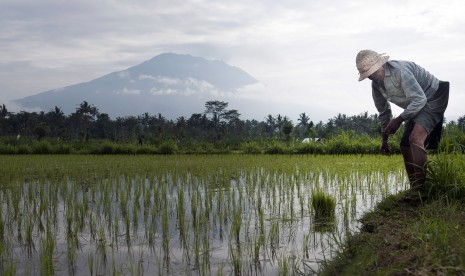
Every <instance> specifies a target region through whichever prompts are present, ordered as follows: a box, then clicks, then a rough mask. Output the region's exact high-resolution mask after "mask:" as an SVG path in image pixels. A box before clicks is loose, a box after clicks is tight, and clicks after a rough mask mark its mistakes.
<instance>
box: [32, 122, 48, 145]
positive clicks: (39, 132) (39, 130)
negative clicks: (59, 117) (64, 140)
mask: <svg viewBox="0 0 465 276" xmlns="http://www.w3.org/2000/svg"><path fill="white" fill-rule="evenodd" d="M49 132H50V130H49V128H48V126H46V125H44V124H42V123H40V124H38V125H37V126H36V127H35V128H34V133H35V135H36V136H37V139H38V140H39V141H40V140H42V139H43V138H44V137H45V136H47V134H48V133H49Z"/></svg>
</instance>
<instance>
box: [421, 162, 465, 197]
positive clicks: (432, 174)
mask: <svg viewBox="0 0 465 276" xmlns="http://www.w3.org/2000/svg"><path fill="white" fill-rule="evenodd" d="M464 168H465V160H464V158H463V157H462V154H447V153H440V154H437V155H436V156H434V158H433V159H432V160H431V161H429V162H428V165H427V174H426V177H427V185H428V186H427V188H428V189H429V192H430V193H432V194H433V195H438V196H447V197H449V198H454V199H461V200H463V199H465V170H464Z"/></svg>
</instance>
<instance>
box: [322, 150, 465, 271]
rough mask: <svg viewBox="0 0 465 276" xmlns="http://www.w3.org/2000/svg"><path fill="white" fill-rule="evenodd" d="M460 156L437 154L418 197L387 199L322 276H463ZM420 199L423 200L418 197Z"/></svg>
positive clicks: (464, 175) (464, 183)
mask: <svg viewBox="0 0 465 276" xmlns="http://www.w3.org/2000/svg"><path fill="white" fill-rule="evenodd" d="M464 160H465V159H464V156H463V155H462V154H460V155H439V156H437V157H436V159H435V160H434V161H433V162H431V163H430V167H429V171H428V173H429V181H428V183H427V185H426V187H425V189H424V190H423V191H421V192H418V191H417V192H409V191H406V192H403V193H400V194H397V195H393V196H390V197H387V198H386V199H385V200H383V201H382V202H381V203H379V204H378V205H377V207H376V208H375V209H374V210H373V211H371V212H369V213H367V214H365V215H364V216H363V218H362V220H361V221H362V224H363V226H362V229H361V232H360V233H358V234H356V235H354V236H351V237H349V238H348V239H347V241H346V242H345V244H344V246H343V250H342V251H340V252H339V253H338V254H337V255H336V257H335V258H333V259H332V261H331V262H328V263H326V264H325V265H324V269H323V271H322V273H321V274H322V275H464V274H465V236H464V235H463V233H464V229H465V200H464V198H465V197H464V193H465V192H464V191H465V189H464V187H465V172H464V169H463V168H464V166H463V165H464ZM420 195H421V196H420Z"/></svg>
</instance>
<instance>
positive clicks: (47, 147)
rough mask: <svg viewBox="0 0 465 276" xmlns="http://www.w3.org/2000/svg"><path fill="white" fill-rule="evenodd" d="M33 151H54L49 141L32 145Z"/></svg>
mask: <svg viewBox="0 0 465 276" xmlns="http://www.w3.org/2000/svg"><path fill="white" fill-rule="evenodd" d="M32 153H34V154H50V153H53V147H52V145H51V144H50V142H49V141H39V142H37V143H34V144H33V145H32Z"/></svg>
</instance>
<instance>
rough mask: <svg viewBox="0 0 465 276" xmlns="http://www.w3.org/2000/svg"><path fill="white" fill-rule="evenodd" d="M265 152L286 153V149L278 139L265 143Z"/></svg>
mask: <svg viewBox="0 0 465 276" xmlns="http://www.w3.org/2000/svg"><path fill="white" fill-rule="evenodd" d="M265 153H267V154H284V153H288V150H287V149H286V147H285V146H284V145H283V144H281V143H279V142H278V141H273V142H271V143H270V144H268V145H267V147H266V149H265Z"/></svg>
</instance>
